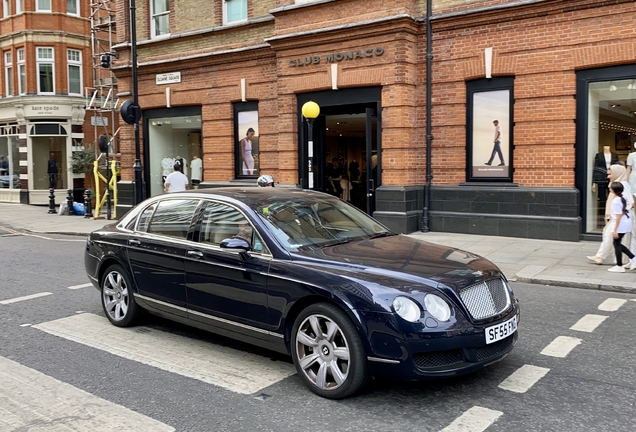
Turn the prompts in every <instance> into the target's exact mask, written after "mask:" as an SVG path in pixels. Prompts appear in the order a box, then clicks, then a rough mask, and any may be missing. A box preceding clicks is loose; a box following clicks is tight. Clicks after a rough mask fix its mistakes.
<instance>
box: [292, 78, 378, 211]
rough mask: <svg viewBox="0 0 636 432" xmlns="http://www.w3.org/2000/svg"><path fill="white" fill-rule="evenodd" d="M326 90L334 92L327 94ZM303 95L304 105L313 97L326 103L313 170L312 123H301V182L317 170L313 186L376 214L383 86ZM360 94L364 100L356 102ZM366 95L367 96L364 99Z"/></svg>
mask: <svg viewBox="0 0 636 432" xmlns="http://www.w3.org/2000/svg"><path fill="white" fill-rule="evenodd" d="M341 92H342V93H341ZM343 93H348V94H349V96H347V95H345V94H343ZM324 94H326V95H327V96H328V97H323V96H324ZM334 95H338V96H339V97H334ZM302 96H303V98H302V99H301V97H299V107H302V104H303V103H304V102H305V101H307V100H313V101H314V102H316V103H318V105H319V106H320V115H319V116H318V118H317V119H316V120H315V121H314V126H313V166H312V170H311V172H309V170H308V164H307V160H308V159H307V156H306V155H307V154H308V152H307V149H306V146H307V141H306V136H307V135H306V134H307V132H308V131H307V126H306V122H304V121H303V124H302V126H301V127H300V128H299V130H301V131H302V133H301V134H300V140H299V143H300V145H299V180H300V184H301V185H302V186H303V187H304V188H307V187H308V185H309V181H308V176H309V175H312V176H313V187H312V189H314V190H319V191H322V192H326V193H329V194H332V195H334V196H338V197H340V198H342V199H344V200H345V201H348V202H350V203H351V204H352V205H354V206H355V207H357V208H359V209H361V210H362V211H364V212H366V213H368V214H373V211H374V210H375V190H376V189H377V188H378V186H380V185H381V182H382V179H381V172H382V171H381V165H382V161H381V143H380V136H381V135H380V133H379V128H380V124H381V122H380V120H379V115H378V114H379V111H380V106H381V104H380V101H379V96H380V89H379V88H373V89H362V90H359V89H348V90H346V91H345V90H339V91H338V92H320V93H316V94H313V95H302ZM340 99H342V100H340ZM356 99H357V100H359V101H360V102H359V103H351V102H356ZM364 99H366V101H364V102H363V101H362V100H364ZM369 99H371V100H372V101H370V100H369ZM321 102H322V103H321ZM338 102H340V103H338ZM347 102H348V103H347ZM299 111H300V109H299ZM300 121H302V118H301V119H300ZM303 143H304V145H303Z"/></svg>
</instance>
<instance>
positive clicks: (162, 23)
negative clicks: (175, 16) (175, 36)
mask: <svg viewBox="0 0 636 432" xmlns="http://www.w3.org/2000/svg"><path fill="white" fill-rule="evenodd" d="M150 16H151V21H150V37H158V36H162V35H166V34H170V0H150Z"/></svg>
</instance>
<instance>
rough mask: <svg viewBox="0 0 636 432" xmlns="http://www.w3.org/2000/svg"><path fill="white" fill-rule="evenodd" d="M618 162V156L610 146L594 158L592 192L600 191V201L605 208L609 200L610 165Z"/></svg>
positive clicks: (605, 147)
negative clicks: (608, 173) (608, 176)
mask: <svg viewBox="0 0 636 432" xmlns="http://www.w3.org/2000/svg"><path fill="white" fill-rule="evenodd" d="M617 162H618V154H617V153H614V152H613V151H611V149H610V146H603V151H601V152H599V153H596V156H594V167H593V171H592V191H596V190H598V200H599V201H600V203H601V204H600V205H601V207H605V201H606V200H607V190H608V187H609V180H608V179H607V170H608V169H609V167H610V165H612V164H615V163H617Z"/></svg>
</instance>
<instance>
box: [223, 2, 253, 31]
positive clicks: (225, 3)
mask: <svg viewBox="0 0 636 432" xmlns="http://www.w3.org/2000/svg"><path fill="white" fill-rule="evenodd" d="M228 1H229V0H223V25H227V24H236V23H241V22H246V21H247V0H232V1H241V2H243V3H244V4H245V18H242V19H238V20H234V21H229V20H228V16H227V3H228Z"/></svg>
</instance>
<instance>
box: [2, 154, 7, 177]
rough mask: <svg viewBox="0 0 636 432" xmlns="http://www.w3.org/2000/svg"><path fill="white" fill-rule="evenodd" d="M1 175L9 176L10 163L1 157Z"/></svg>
mask: <svg viewBox="0 0 636 432" xmlns="http://www.w3.org/2000/svg"><path fill="white" fill-rule="evenodd" d="M0 175H9V161H8V160H7V159H6V158H5V157H4V155H0Z"/></svg>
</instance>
